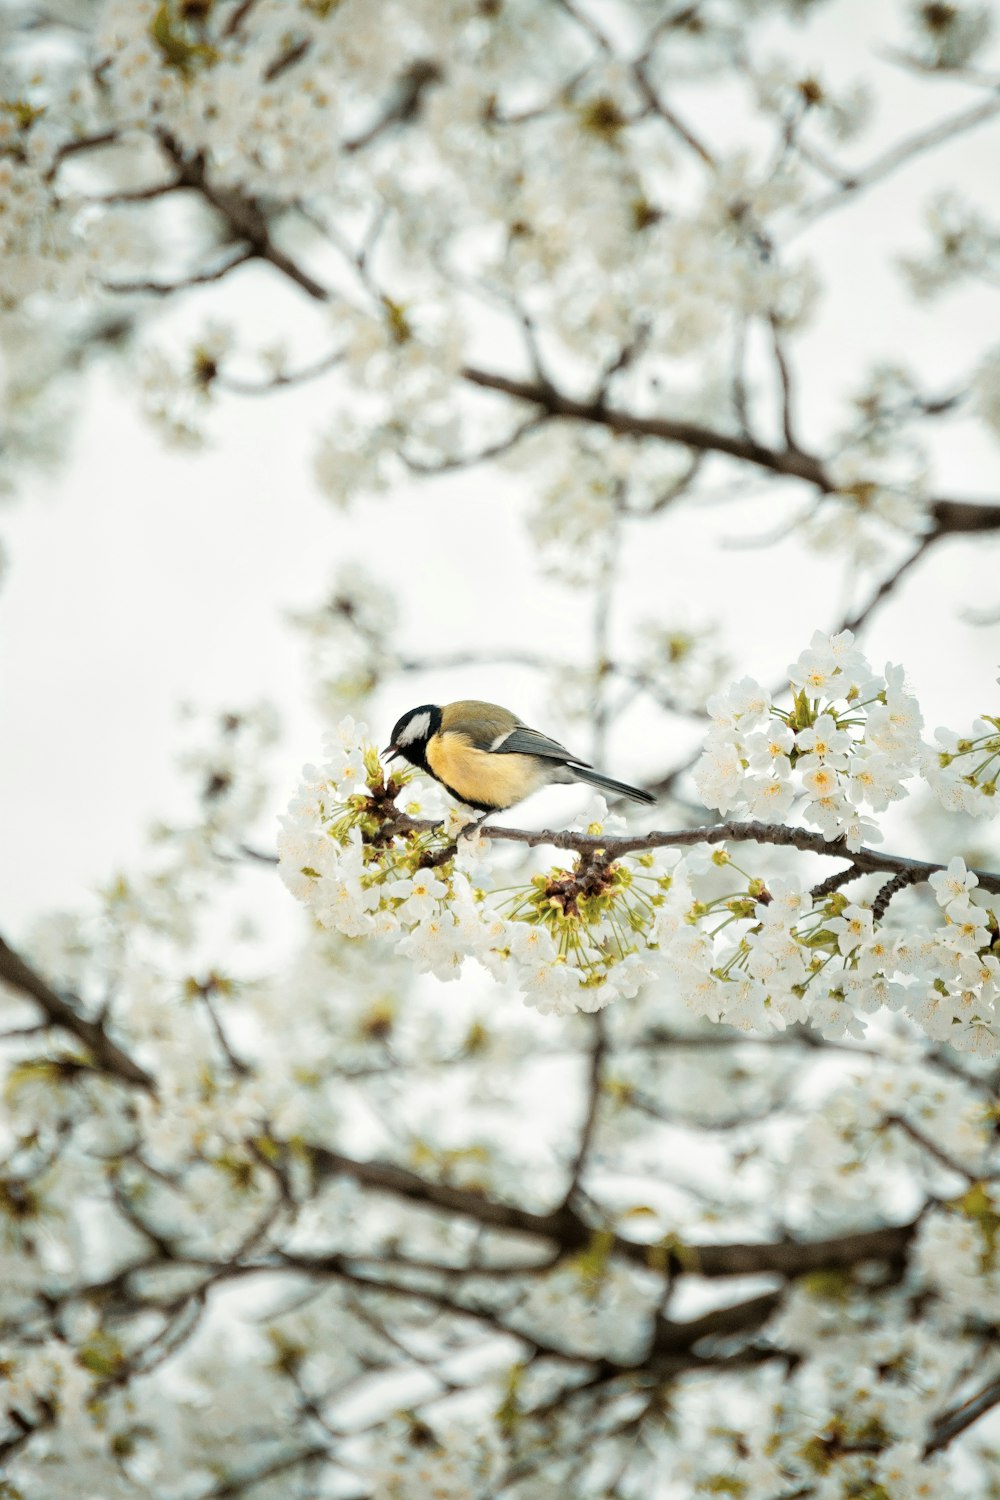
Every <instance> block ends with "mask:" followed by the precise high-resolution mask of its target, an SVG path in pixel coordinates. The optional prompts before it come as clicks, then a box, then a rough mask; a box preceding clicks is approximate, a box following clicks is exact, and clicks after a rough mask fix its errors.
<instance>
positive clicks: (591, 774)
mask: <svg viewBox="0 0 1000 1500" xmlns="http://www.w3.org/2000/svg"><path fill="white" fill-rule="evenodd" d="M566 769H567V771H571V772H572V773H573V777H574V779H575V780H576V781H586V782H587V783H588V785H590V786H598V787H600V788H601V790H602V791H604V792H617V793H618V795H619V796H620V797H631V798H632V801H633V802H655V801H656V798H655V797H654V796H653V794H652V792H644V791H643V790H642V788H641V787H637V786H628V785H627V784H626V783H625V782H624V781H615V780H614V778H613V777H612V776H605V775H603V774H602V773H601V772H600V771H595V770H594V769H593V767H592V766H578V765H568V766H567V767H566Z"/></svg>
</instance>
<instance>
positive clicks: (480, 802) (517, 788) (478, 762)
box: [427, 729, 548, 809]
mask: <svg viewBox="0 0 1000 1500" xmlns="http://www.w3.org/2000/svg"><path fill="white" fill-rule="evenodd" d="M427 764H428V765H429V766H430V768H431V770H432V771H433V772H434V775H435V776H436V777H437V778H438V780H439V781H443V782H444V784H445V786H446V787H447V788H448V789H449V791H451V792H454V794H455V796H456V797H459V798H461V800H462V801H463V802H468V803H469V804H470V805H471V806H473V807H476V806H478V807H495V808H497V809H500V808H505V807H513V805H514V803H515V802H520V800H521V798H522V797H527V796H529V795H530V793H531V792H535V791H537V790H538V788H539V787H540V786H544V785H545V783H546V781H547V780H548V777H547V776H546V774H545V771H544V768H542V767H540V766H539V764H538V762H537V760H536V759H535V758H534V756H531V755H492V754H490V752H489V751H487V750H477V749H476V747H475V746H474V745H473V744H472V743H471V742H470V740H469V738H468V736H467V735H465V734H461V733H459V732H457V731H456V730H453V729H446V730H445V731H444V732H443V733H439V734H435V735H432V736H431V738H430V739H429V740H428V742H427Z"/></svg>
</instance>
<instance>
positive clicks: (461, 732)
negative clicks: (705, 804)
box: [382, 698, 656, 813]
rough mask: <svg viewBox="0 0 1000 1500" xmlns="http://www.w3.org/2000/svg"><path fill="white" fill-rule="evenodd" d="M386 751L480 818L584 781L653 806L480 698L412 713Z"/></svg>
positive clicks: (400, 724) (645, 794) (643, 795)
mask: <svg viewBox="0 0 1000 1500" xmlns="http://www.w3.org/2000/svg"><path fill="white" fill-rule="evenodd" d="M382 754H383V756H385V757H386V758H387V759H388V760H394V759H395V758H396V757H397V756H400V755H401V756H402V757H403V758H404V760H408V761H409V762H410V764H411V765H413V766H418V767H419V768H420V770H421V771H427V772H428V774H429V775H431V776H433V777H434V779H435V780H436V781H440V783H441V785H442V786H443V787H444V788H445V790H446V791H448V792H450V793H451V795H452V796H453V797H455V798H457V800H458V801H459V802H464V803H465V804H466V805H467V806H468V807H475V808H478V809H479V811H480V812H482V813H491V812H501V811H502V810H503V809H504V808H507V807H513V806H514V803H515V802H520V801H521V800H522V798H524V797H528V796H530V795H531V793H532V792H537V791H538V789H539V787H543V786H549V785H550V784H551V783H552V782H570V781H585V782H586V783H587V784H588V785H589V786H596V787H600V788H601V790H602V791H607V792H618V793H619V794H620V795H621V796H623V797H632V798H633V799H634V800H635V801H636V802H655V801H656V798H655V797H653V796H651V795H650V793H649V792H644V791H641V790H640V788H639V787H636V786H627V785H626V784H625V782H623V781H614V780H613V779H612V778H611V777H610V776H605V775H604V774H603V772H601V771H595V770H594V768H593V766H591V765H589V764H588V762H587V761H585V760H580V759H579V757H578V756H575V755H572V754H570V752H569V751H568V750H567V749H566V748H565V746H563V745H559V744H557V743H556V741H555V740H550V739H549V738H548V737H547V736H546V735H544V734H539V733H538V731H537V729H529V728H528V727H527V725H526V724H522V723H521V720H520V719H519V718H517V717H516V716H515V715H514V714H512V713H511V712H510V710H509V709H506V708H501V707H500V705H499V704H498V703H482V702H480V700H479V699H478V698H462V699H461V700H460V701H459V702H458V703H446V704H444V705H443V706H442V705H439V704H437V703H422V704H421V705H420V706H419V708H411V709H410V710H409V712H408V713H405V714H404V715H403V717H402V718H401V719H400V720H399V721H398V723H397V724H396V726H395V728H394V729H393V731H392V741H391V743H390V744H389V745H387V746H386V748H385V749H384V750H383V752H382Z"/></svg>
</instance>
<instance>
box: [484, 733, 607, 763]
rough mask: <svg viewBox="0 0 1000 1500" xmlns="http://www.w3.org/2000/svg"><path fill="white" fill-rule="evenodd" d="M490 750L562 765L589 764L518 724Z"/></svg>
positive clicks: (497, 753) (541, 735)
mask: <svg viewBox="0 0 1000 1500" xmlns="http://www.w3.org/2000/svg"><path fill="white" fill-rule="evenodd" d="M490 748H491V750H492V751H493V754H494V755H541V756H543V757H544V758H545V759H546V760H557V761H561V762H562V763H563V764H564V765H573V766H588V765H589V764H590V762H589V761H587V760H581V759H580V757H579V756H578V755H574V754H573V753H572V751H570V750H567V749H566V746H565V745H560V744H558V742H557V741H556V740H550V739H549V737H548V735H546V734H539V732H538V730H537V729H529V728H528V727H527V725H526V724H518V726H517V728H516V729H512V730H511V731H510V733H509V734H505V735H504V736H503V738H502V739H500V740H495V741H494V743H493V744H492V745H491V747H490Z"/></svg>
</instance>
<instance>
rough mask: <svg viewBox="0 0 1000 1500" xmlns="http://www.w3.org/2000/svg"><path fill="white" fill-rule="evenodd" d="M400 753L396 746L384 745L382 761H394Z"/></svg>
mask: <svg viewBox="0 0 1000 1500" xmlns="http://www.w3.org/2000/svg"><path fill="white" fill-rule="evenodd" d="M402 753H403V752H402V751H401V750H400V748H399V746H398V745H386V747H385V749H384V750H383V751H382V759H383V760H385V761H390V760H396V759H397V758H398V757H399V756H400V755H401V754H402Z"/></svg>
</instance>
